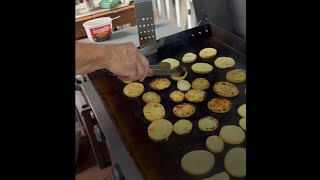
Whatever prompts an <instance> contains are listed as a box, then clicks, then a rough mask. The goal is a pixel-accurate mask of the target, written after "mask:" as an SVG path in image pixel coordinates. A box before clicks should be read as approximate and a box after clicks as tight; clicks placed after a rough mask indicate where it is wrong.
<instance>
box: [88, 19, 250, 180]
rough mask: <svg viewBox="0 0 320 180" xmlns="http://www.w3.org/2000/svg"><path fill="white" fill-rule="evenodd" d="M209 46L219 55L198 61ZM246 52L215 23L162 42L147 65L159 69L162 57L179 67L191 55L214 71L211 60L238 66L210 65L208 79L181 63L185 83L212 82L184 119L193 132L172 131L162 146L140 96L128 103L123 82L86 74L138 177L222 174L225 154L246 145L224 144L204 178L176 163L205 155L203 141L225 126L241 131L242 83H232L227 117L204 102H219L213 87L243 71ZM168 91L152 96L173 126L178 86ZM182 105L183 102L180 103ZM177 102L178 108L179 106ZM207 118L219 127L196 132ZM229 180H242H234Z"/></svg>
mask: <svg viewBox="0 0 320 180" xmlns="http://www.w3.org/2000/svg"><path fill="white" fill-rule="evenodd" d="M207 47H212V48H215V49H217V51H218V53H217V55H216V56H215V57H214V58H211V59H210V60H203V59H201V58H200V56H199V52H200V50H202V49H203V48H207ZM245 51H246V47H245V42H244V41H243V40H241V39H239V38H237V37H236V36H233V35H232V34H230V33H228V32H226V31H224V30H223V29H220V28H219V27H217V26H215V25H213V24H205V25H202V26H198V27H196V28H193V29H190V30H187V31H183V32H181V33H177V34H174V35H172V36H168V37H166V39H165V43H164V45H163V46H162V47H160V48H159V49H158V52H157V53H156V54H154V55H151V56H149V57H147V58H148V60H149V61H150V64H157V63H159V62H160V61H161V60H163V59H165V58H174V59H177V60H179V61H180V62H181V59H182V57H183V55H184V54H186V53H188V52H192V53H195V54H197V55H198V59H197V61H195V62H207V63H209V64H211V65H213V66H214V63H213V62H214V60H215V59H216V58H217V57H221V56H228V57H232V58H233V59H234V60H235V61H236V65H235V66H234V67H233V68H230V69H226V70H219V69H217V68H216V67H215V66H214V70H213V72H212V73H210V74H208V75H200V74H195V73H193V72H192V71H191V65H192V64H193V63H191V64H185V63H182V62H181V64H183V65H184V66H185V67H186V69H187V71H188V75H187V78H186V80H188V81H189V82H190V83H191V82H192V81H193V80H194V79H196V78H200V77H203V78H206V79H208V80H209V81H210V87H209V88H208V89H207V90H205V91H206V92H207V93H208V94H207V98H206V100H205V101H204V102H202V103H197V104H196V103H193V104H194V105H195V106H196V112H195V114H193V115H192V116H191V117H189V118H186V119H188V120H190V121H191V122H192V123H193V129H192V132H191V133H190V134H188V135H183V136H179V135H176V134H175V133H174V132H173V133H172V135H171V136H170V137H169V139H168V140H167V141H166V142H161V143H155V142H153V141H152V140H151V139H150V138H149V137H148V134H147V128H148V125H149V124H150V123H149V122H148V121H147V120H146V119H145V118H144V115H143V112H142V110H143V107H144V106H145V103H144V102H143V101H142V99H141V96H139V97H137V98H129V97H126V96H125V95H124V94H123V88H124V87H125V85H126V84H125V83H123V82H122V81H121V80H119V79H117V77H115V76H112V75H111V74H110V73H108V72H105V71H96V72H93V73H90V74H88V77H89V78H90V80H91V81H92V84H93V86H94V87H95V89H96V91H97V92H98V94H99V95H100V97H101V99H102V101H103V103H104V106H105V107H104V108H106V110H107V112H108V113H109V115H110V117H111V119H112V121H113V123H114V124H116V127H117V132H118V133H119V134H120V136H121V139H122V141H123V142H124V144H125V146H126V148H127V150H128V152H129V153H130V155H131V157H132V158H133V159H134V162H135V164H136V165H137V167H138V169H139V171H140V173H141V174H142V176H143V178H144V179H146V180H171V179H172V180H194V179H203V178H206V177H210V176H212V175H214V174H216V173H219V172H221V171H225V170H224V163H223V161H224V157H225V155H226V153H227V152H228V151H229V150H230V149H231V148H234V147H244V148H245V147H246V141H244V142H243V143H241V144H240V145H229V144H226V143H225V146H224V151H223V152H221V153H218V154H214V156H215V166H214V168H213V169H212V170H211V171H210V172H209V173H207V174H205V175H202V176H192V175H189V174H187V173H185V172H184V171H183V170H182V169H181V166H180V161H181V158H182V157H183V155H185V154H186V153H188V152H190V151H193V150H199V149H204V150H206V149H207V148H206V146H205V142H206V139H207V137H209V136H211V135H219V132H220V129H221V128H222V127H223V126H225V125H236V126H239V120H240V119H241V117H240V116H239V115H238V113H237V108H238V107H239V106H240V105H242V104H245V103H246V96H245V94H244V89H245V87H246V83H242V84H236V86H237V87H238V88H239V90H240V95H239V96H237V97H235V98H228V99H229V100H230V101H231V102H232V105H233V108H232V110H231V111H230V112H228V113H225V114H217V113H213V112H211V111H210V110H209V109H208V108H207V102H208V101H209V100H210V99H212V98H216V97H219V96H218V95H217V94H215V93H214V92H213V90H212V87H213V85H214V83H216V82H218V81H226V78H225V76H226V73H227V72H228V71H230V70H233V69H238V68H241V69H246V52H245ZM158 77H166V78H168V79H170V77H169V76H156V77H148V78H146V79H145V81H144V82H143V84H144V86H145V91H144V92H148V91H154V90H152V89H151V88H150V86H149V83H150V82H151V81H152V80H153V79H155V78H158ZM171 82H172V84H171V86H170V88H168V89H165V90H162V91H154V92H156V93H158V94H159V95H160V96H161V104H162V105H163V106H164V108H165V110H166V115H165V119H167V120H169V121H171V122H172V124H174V123H175V122H176V121H178V120H179V119H181V118H178V117H176V116H175V115H174V114H173V112H172V109H173V107H174V106H175V105H177V104H179V103H174V102H173V101H171V100H170V97H169V95H170V93H171V92H172V91H174V90H177V85H176V81H173V80H171ZM183 102H187V101H186V100H184V101H183ZM183 102H181V103H183ZM205 116H212V117H215V118H217V119H218V120H219V124H220V125H219V127H218V129H216V130H215V131H213V132H206V133H205V132H200V130H199V129H198V125H197V123H198V120H199V119H200V118H202V117H205ZM231 179H245V178H233V177H231Z"/></svg>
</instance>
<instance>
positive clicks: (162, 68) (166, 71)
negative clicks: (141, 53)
mask: <svg viewBox="0 0 320 180" xmlns="http://www.w3.org/2000/svg"><path fill="white" fill-rule="evenodd" d="M150 69H151V70H152V71H153V73H152V75H172V76H175V77H180V76H182V75H184V74H185V73H186V71H187V70H186V68H185V67H183V66H178V67H176V68H173V69H171V65H170V64H169V63H167V62H160V63H159V64H156V65H150Z"/></svg>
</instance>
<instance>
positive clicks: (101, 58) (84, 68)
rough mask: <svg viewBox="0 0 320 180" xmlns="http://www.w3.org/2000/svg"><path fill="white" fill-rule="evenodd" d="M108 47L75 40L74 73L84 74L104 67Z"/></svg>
mask: <svg viewBox="0 0 320 180" xmlns="http://www.w3.org/2000/svg"><path fill="white" fill-rule="evenodd" d="M108 51H109V48H106V47H105V46H99V45H95V44H83V43H79V42H76V74H77V75H78V74H85V73H90V72H93V71H96V70H98V69H101V68H106V67H107V64H108V59H109V58H108V57H106V56H108V55H109V54H110V53H108Z"/></svg>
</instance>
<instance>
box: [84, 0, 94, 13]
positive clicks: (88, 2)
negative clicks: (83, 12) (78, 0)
mask: <svg viewBox="0 0 320 180" xmlns="http://www.w3.org/2000/svg"><path fill="white" fill-rule="evenodd" d="M83 3H84V4H85V5H86V6H87V8H88V9H89V10H90V11H92V10H93V9H94V4H93V0H83Z"/></svg>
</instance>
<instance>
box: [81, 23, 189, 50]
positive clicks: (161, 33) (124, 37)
mask: <svg viewBox="0 0 320 180" xmlns="http://www.w3.org/2000/svg"><path fill="white" fill-rule="evenodd" d="M155 26H156V37H157V39H160V38H162V37H166V36H170V35H172V34H175V33H178V32H181V31H183V29H181V28H180V27H178V26H177V25H175V24H173V23H172V22H170V21H168V20H166V19H160V20H158V21H156V22H155ZM78 42H81V43H94V44H119V43H126V42H132V43H134V45H135V46H136V47H139V46H140V43H139V37H138V28H137V26H132V27H129V28H126V29H122V30H120V31H115V32H113V34H112V36H111V38H110V39H109V40H107V41H103V42H92V41H90V40H89V39H88V38H85V39H81V40H78Z"/></svg>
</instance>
